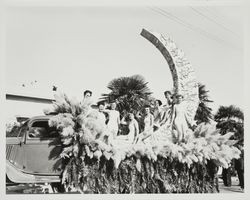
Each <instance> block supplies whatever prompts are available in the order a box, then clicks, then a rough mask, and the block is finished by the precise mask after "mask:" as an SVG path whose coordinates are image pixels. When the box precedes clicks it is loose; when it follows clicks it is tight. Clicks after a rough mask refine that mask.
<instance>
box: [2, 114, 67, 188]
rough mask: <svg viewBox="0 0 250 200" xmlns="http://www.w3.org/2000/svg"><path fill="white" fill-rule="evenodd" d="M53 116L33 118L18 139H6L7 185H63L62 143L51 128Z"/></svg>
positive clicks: (21, 129)
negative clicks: (61, 178)
mask: <svg viewBox="0 0 250 200" xmlns="http://www.w3.org/2000/svg"><path fill="white" fill-rule="evenodd" d="M50 118H51V115H47V116H37V117H32V118H30V119H29V120H27V121H26V122H25V123H24V124H23V125H22V126H21V127H20V128H19V129H18V133H17V135H16V137H13V136H12V137H6V179H7V180H6V181H7V182H8V181H11V182H13V183H60V181H61V180H60V175H61V173H62V169H61V163H62V162H61V159H60V156H59V155H60V152H61V146H60V139H59V137H58V136H59V134H58V132H57V131H56V129H55V128H53V127H49V125H48V121H49V119H50Z"/></svg>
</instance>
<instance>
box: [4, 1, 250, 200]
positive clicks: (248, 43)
mask: <svg viewBox="0 0 250 200" xmlns="http://www.w3.org/2000/svg"><path fill="white" fill-rule="evenodd" d="M0 3H1V4H0V66H1V67H0V89H1V90H0V91H1V93H0V94H1V95H0V103H1V104H0V105H1V106H0V109H1V110H0V112H1V114H0V120H1V121H0V122H1V126H0V131H1V138H0V145H1V146H0V147H1V149H2V150H1V153H0V159H1V165H0V172H1V174H0V175H1V176H0V179H1V185H0V186H1V187H0V192H1V193H0V194H1V196H0V198H1V199H17V198H18V199H20V200H21V199H25V200H26V199H45V198H46V199H53V200H54V199H69V198H70V199H83V198H84V199H113V198H114V199H117V198H119V199H128V198H129V199H143V200H145V199H201V198H202V199H215V198H216V199H227V200H228V199H231V198H232V199H234V200H235V199H246V198H247V196H248V194H249V180H248V177H250V176H249V171H248V170H247V169H248V166H249V160H248V157H249V134H250V133H249V130H250V128H249V123H246V122H249V113H250V107H249V106H247V102H250V96H249V91H250V88H249V85H250V83H249V78H248V75H249V55H250V50H249V49H250V39H249V33H250V20H248V19H249V14H248V13H247V12H249V11H250V9H249V8H250V4H249V2H248V1H247V0H245V1H244V0H175V1H167V0H154V1H153V0H127V1H125V0H123V1H121V0H5V1H1V2H0ZM148 5H157V6H185V5H192V6H244V7H245V8H246V18H245V38H244V43H245V48H244V64H245V66H244V70H245V71H244V79H245V80H244V81H245V84H244V92H245V106H244V114H245V150H246V151H245V169H246V170H245V193H242V194H239V193H237V194H233V193H229V194H225V193H222V194H142V195H125V194H123V195H110V194H108V195H81V194H79V195H78V194H54V195H32V194H29V195H6V194H5V190H6V189H5V123H4V119H3V114H4V109H3V106H4V103H5V92H3V91H4V89H5V87H4V83H5V81H4V79H5V76H4V74H5V72H4V66H5V62H4V59H5V48H4V47H5V46H4V43H5V30H4V27H5V24H4V23H5V18H4V12H5V9H6V8H7V7H79V6H111V7H112V6H148ZM243 20H244V19H243ZM236 67H237V66H236ZM232 92H233V91H232Z"/></svg>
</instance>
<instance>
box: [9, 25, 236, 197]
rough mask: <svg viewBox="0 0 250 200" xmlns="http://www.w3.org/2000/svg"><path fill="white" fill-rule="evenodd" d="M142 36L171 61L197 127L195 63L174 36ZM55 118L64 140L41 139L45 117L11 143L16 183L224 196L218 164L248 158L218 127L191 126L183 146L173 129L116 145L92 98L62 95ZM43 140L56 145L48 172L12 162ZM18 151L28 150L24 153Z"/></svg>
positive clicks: (176, 86)
mask: <svg viewBox="0 0 250 200" xmlns="http://www.w3.org/2000/svg"><path fill="white" fill-rule="evenodd" d="M141 35H142V36H143V37H144V38H146V39H147V40H149V41H150V42H151V43H152V44H153V45H155V46H156V48H157V49H159V51H160V52H161V53H162V55H163V56H164V58H165V59H166V61H167V64H168V66H169V68H170V71H171V74H172V78H173V93H175V94H182V96H183V97H184V100H185V105H186V107H185V108H186V109H185V116H186V119H187V122H189V123H190V124H193V122H194V117H195V114H196V111H197V108H198V104H199V97H198V83H197V81H196V78H195V72H194V70H193V68H192V66H191V64H190V63H189V62H188V61H187V59H186V58H185V55H184V53H183V52H182V51H181V50H179V49H178V48H177V46H176V45H175V43H174V42H173V41H172V40H171V39H170V38H169V37H166V36H162V35H160V34H157V33H154V32H150V31H147V30H145V29H143V30H142V32H141ZM117 103H119V102H117ZM50 113H53V115H48V116H47V117H46V116H45V117H43V119H41V118H39V120H40V121H41V120H45V118H46V120H47V122H48V125H49V127H48V130H53V131H52V132H53V133H55V132H54V131H56V132H57V133H58V136H57V137H54V138H53V137H50V139H49V140H47V139H46V140H43V139H40V140H39V139H37V140H36V139H35V140H34V139H33V138H32V137H33V136H32V135H30V133H32V134H33V132H32V131H31V130H29V129H32V124H34V123H35V122H36V120H37V119H38V118H32V119H31V120H30V121H29V122H28V123H26V126H27V128H25V129H23V130H25V132H24V134H23V135H22V137H20V139H16V138H14V139H13V138H12V140H9V142H8V141H7V156H6V158H7V176H8V178H9V179H10V180H11V181H14V182H15V181H16V182H19V183H21V182H25V181H26V182H29V181H32V182H33V183H36V182H40V183H42V182H50V183H53V182H57V183H58V182H59V183H60V184H59V185H60V187H59V186H58V185H57V189H58V191H59V192H63V191H70V190H71V191H72V190H74V191H78V192H81V193H101V194H118V193H213V192H219V188H218V180H217V179H218V177H217V170H218V167H219V166H221V167H224V168H228V167H229V163H230V162H231V160H232V159H234V158H236V159H237V158H239V156H240V151H239V150H238V149H237V148H236V147H234V144H235V143H236V142H237V141H235V140H231V139H230V138H231V136H232V135H233V133H227V134H225V135H221V134H220V130H218V129H216V126H215V125H214V124H210V123H201V124H199V125H198V126H197V127H196V128H193V129H189V134H187V135H186V137H185V142H177V141H176V138H175V133H174V132H175V130H174V129H173V128H172V127H169V126H167V125H166V126H164V125H163V126H161V127H160V128H159V129H158V130H156V131H155V132H153V133H152V134H151V135H150V136H149V137H147V139H145V140H143V141H142V140H139V142H134V143H131V142H128V141H126V140H122V139H117V140H115V141H112V142H110V141H109V139H108V136H109V135H110V133H109V130H108V129H107V128H106V127H105V125H104V124H103V123H102V122H101V121H100V120H99V118H98V111H97V110H95V109H92V108H91V106H90V102H88V101H83V102H79V101H77V100H75V99H70V98H69V97H68V96H67V95H66V94H63V93H58V94H56V95H55V101H54V102H53V110H50ZM27 130H28V131H27ZM47 132H48V131H47ZM48 137H49V136H48ZM51 138H52V139H51ZM14 140H15V141H14ZM46 141H49V143H46ZM38 142H40V143H41V142H42V143H44V144H46V145H47V146H48V147H49V148H48V151H46V153H47V154H46V155H45V154H43V156H42V155H41V154H40V155H41V156H40V159H41V160H42V159H43V160H46V162H44V163H43V164H44V167H43V166H42V165H41V164H39V162H37V164H34V163H33V164H32V161H30V162H28V161H27V162H25V163H24V164H23V160H24V159H22V158H19V159H18V160H12V158H14V157H15V158H17V157H18V156H16V154H15V155H14V153H13V149H18V148H21V147H22V148H27V147H25V145H27V144H28V145H29V144H38ZM55 144H56V145H55ZM53 145H54V146H53ZM19 146H20V147H19ZM15 152H19V154H20V155H21V153H22V151H21V150H20V151H19V150H16V151H15ZM23 152H24V150H23ZM32 152H33V153H31V154H30V155H31V156H33V157H34V155H35V151H32ZM43 152H45V151H43ZM13 155H14V156H13ZM45 157H46V158H45ZM17 161H18V162H17ZM55 161H56V162H55ZM18 163H21V164H20V165H18ZM46 163H47V164H46ZM24 165H25V168H23V167H22V166H24ZM52 165H53V166H52ZM48 166H49V167H50V169H48ZM21 167H22V168H21ZM32 167H33V168H32ZM38 168H39V169H38ZM34 169H36V170H37V171H36V172H34ZM39 170H40V171H43V173H40V171H39ZM46 170H47V171H46ZM53 170H56V172H53ZM39 173H40V174H39Z"/></svg>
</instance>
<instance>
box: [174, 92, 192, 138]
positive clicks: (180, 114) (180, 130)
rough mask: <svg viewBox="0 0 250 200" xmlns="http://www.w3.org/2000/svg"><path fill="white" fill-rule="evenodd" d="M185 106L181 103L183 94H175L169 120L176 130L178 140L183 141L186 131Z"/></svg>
mask: <svg viewBox="0 0 250 200" xmlns="http://www.w3.org/2000/svg"><path fill="white" fill-rule="evenodd" d="M185 115H186V107H185V105H184V103H183V96H182V95H181V94H177V95H176V104H174V106H173V115H172V120H171V126H172V127H173V128H175V129H176V131H177V140H178V142H183V141H184V140H185V136H186V135H187V131H188V129H189V128H188V123H187V120H186V116H185Z"/></svg>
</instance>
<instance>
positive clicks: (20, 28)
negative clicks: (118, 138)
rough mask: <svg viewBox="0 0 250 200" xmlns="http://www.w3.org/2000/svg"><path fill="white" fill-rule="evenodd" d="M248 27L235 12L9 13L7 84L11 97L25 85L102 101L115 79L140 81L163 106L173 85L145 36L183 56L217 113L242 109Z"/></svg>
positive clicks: (228, 9)
mask: <svg viewBox="0 0 250 200" xmlns="http://www.w3.org/2000/svg"><path fill="white" fill-rule="evenodd" d="M243 25H244V23H243V10H242V8H241V7H235V6H234V7H226V6H219V7H215V6H210V7H205V6H202V7H190V6H181V7H166V6H165V7H160V6H157V7H156V6H140V7H129V6H127V7H115V6H112V7H111V6H110V7H87V6H86V7H78V8H77V7H10V8H8V9H7V10H6V51H5V54H6V69H5V82H6V86H7V89H8V88H16V90H18V89H21V88H22V84H25V89H27V90H37V91H39V92H41V93H46V92H48V91H50V90H51V88H52V85H56V86H58V88H59V89H60V90H62V91H64V92H65V93H66V94H68V96H70V97H71V96H75V97H76V98H78V99H81V98H82V96H83V91H84V90H86V89H89V90H92V91H93V99H94V100H95V101H96V100H98V98H100V97H101V94H102V93H107V92H109V90H108V89H107V85H108V83H109V82H110V81H111V80H112V79H114V78H118V77H121V76H131V75H134V74H141V75H142V76H144V78H145V80H146V81H147V82H148V86H149V88H150V89H151V91H152V92H153V96H154V97H155V98H158V99H161V100H164V96H163V92H164V91H165V90H170V89H172V87H173V82H172V77H171V73H170V70H169V67H168V64H167V62H166V61H165V59H164V58H163V56H162V55H161V53H160V52H159V51H158V50H157V49H156V48H155V47H154V46H153V45H152V44H151V43H150V42H148V41H147V40H146V39H144V38H143V37H142V36H140V32H141V30H142V28H146V29H149V30H154V31H156V32H158V33H161V34H163V35H168V36H170V37H171V38H172V40H173V41H174V42H175V43H176V44H177V46H178V47H179V48H180V49H182V50H183V51H184V53H185V54H186V57H187V59H188V60H189V61H190V63H191V64H192V66H193V68H194V70H195V73H196V77H197V81H198V82H201V83H203V84H205V85H206V88H207V90H209V96H210V99H211V100H213V101H214V103H212V104H210V107H212V108H213V111H214V112H215V111H216V110H217V109H218V107H219V106H220V105H224V106H228V105H231V104H233V105H236V106H238V107H240V108H243V103H244V102H243V99H244V91H243V89H242V87H243V84H244V79H243V53H244V51H243V50H244V49H243V42H244V37H243V33H244V31H243V28H244V27H243ZM35 81H36V83H34V82H35ZM31 82H33V84H32V85H31ZM22 89H23V88H22Z"/></svg>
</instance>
